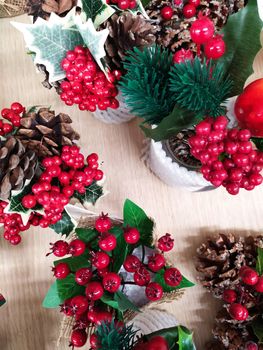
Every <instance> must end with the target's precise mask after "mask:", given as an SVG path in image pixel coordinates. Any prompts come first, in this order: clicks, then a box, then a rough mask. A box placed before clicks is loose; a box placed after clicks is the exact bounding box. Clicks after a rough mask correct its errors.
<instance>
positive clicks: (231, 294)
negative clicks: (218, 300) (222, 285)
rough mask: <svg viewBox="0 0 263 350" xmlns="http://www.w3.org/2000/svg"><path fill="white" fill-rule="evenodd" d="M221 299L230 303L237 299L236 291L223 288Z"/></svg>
mask: <svg viewBox="0 0 263 350" xmlns="http://www.w3.org/2000/svg"><path fill="white" fill-rule="evenodd" d="M223 299H224V301H225V302H226V303H229V304H232V303H234V302H235V301H236V300H237V293H236V292H235V291H234V290H233V289H225V290H224V293H223Z"/></svg>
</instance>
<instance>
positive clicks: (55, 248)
mask: <svg viewBox="0 0 263 350" xmlns="http://www.w3.org/2000/svg"><path fill="white" fill-rule="evenodd" d="M51 252H52V253H53V254H54V255H55V256H57V257H60V258H61V257H63V256H65V255H66V254H68V243H67V242H65V241H62V240H60V241H56V242H55V243H54V244H53V243H51ZM47 255H48V254H47Z"/></svg>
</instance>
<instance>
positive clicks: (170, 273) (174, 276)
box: [164, 267, 183, 287]
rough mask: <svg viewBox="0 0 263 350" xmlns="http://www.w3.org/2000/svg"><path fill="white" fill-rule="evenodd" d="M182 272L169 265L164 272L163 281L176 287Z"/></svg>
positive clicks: (180, 279)
mask: <svg viewBox="0 0 263 350" xmlns="http://www.w3.org/2000/svg"><path fill="white" fill-rule="evenodd" d="M182 278H183V276H182V274H181V272H180V271H179V270H178V269H177V268H175V267H170V268H169V269H167V270H165V272H164V281H165V283H166V284H168V286H171V287H177V286H179V284H180V283H181V281H182Z"/></svg>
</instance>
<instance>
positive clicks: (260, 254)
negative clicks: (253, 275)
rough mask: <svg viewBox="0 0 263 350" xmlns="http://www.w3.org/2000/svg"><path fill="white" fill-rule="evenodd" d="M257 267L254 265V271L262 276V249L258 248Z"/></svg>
mask: <svg viewBox="0 0 263 350" xmlns="http://www.w3.org/2000/svg"><path fill="white" fill-rule="evenodd" d="M257 253H258V256H257V265H256V270H257V273H258V274H259V276H262V275H263V249H262V248H260V247H258V249H257Z"/></svg>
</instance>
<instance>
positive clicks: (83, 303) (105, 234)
mask: <svg viewBox="0 0 263 350" xmlns="http://www.w3.org/2000/svg"><path fill="white" fill-rule="evenodd" d="M123 213H124V218H123V221H122V220H114V219H111V218H110V217H109V216H108V215H106V214H103V213H102V214H101V215H100V216H98V217H96V218H95V219H94V218H87V219H86V220H88V221H87V222H86V221H85V219H84V221H83V222H80V225H79V227H78V228H77V229H75V234H74V238H73V239H72V240H71V241H70V242H69V243H67V242H66V241H62V240H59V241H57V242H55V243H54V244H52V245H51V252H50V253H49V254H54V255H55V256H59V257H63V259H61V260H57V261H55V262H54V268H53V271H54V273H55V277H56V278H57V279H56V282H55V283H54V284H53V285H52V286H51V287H50V289H49V291H48V293H47V295H46V297H45V299H44V301H43V306H44V307H48V308H54V307H57V306H59V305H61V311H62V312H63V313H64V314H65V315H66V316H70V317H71V319H72V318H73V321H74V322H73V323H74V324H73V332H72V335H71V342H72V343H73V344H74V341H75V339H79V335H75V333H74V332H75V331H76V330H81V331H82V333H83V337H81V338H80V339H84V338H85V339H86V338H87V335H88V331H89V329H90V328H91V327H95V328H96V327H97V326H99V325H101V324H102V323H103V322H113V323H112V324H111V325H108V327H112V326H113V325H115V326H116V325H118V322H119V321H122V320H123V317H126V316H125V315H128V314H127V313H128V312H138V311H139V307H140V306H142V305H145V304H147V303H148V302H149V301H157V300H161V299H164V300H165V299H166V298H167V297H168V295H169V294H170V293H171V294H170V295H171V298H176V296H177V293H178V291H179V290H180V289H181V288H186V287H191V286H193V283H191V282H189V281H188V280H187V279H186V278H185V277H184V276H182V274H181V272H180V271H179V270H178V269H177V268H174V267H171V266H169V264H168V262H167V261H166V259H165V256H164V251H169V250H170V249H172V247H173V239H172V238H171V236H170V235H169V234H166V235H164V236H163V237H161V238H160V239H159V241H158V243H157V246H156V247H155V245H154V243H153V227H154V222H153V221H152V220H151V219H150V218H149V217H147V215H146V214H145V212H144V211H143V210H142V209H141V208H139V207H138V206H137V205H136V204H134V203H133V202H131V201H130V200H126V202H125V204H124V209H123ZM76 246H77V247H78V250H77V254H76V248H75V247H76ZM72 247H74V249H73V250H72ZM80 247H81V248H80ZM157 247H158V248H157ZM158 249H160V250H158ZM68 254H69V255H71V257H65V258H64V256H66V255H68ZM68 271H70V273H68ZM69 286H70V287H69ZM178 296H179V294H178ZM116 322H117V323H116ZM105 327H106V326H105ZM113 333H114V332H113ZM77 334H78V333H77ZM98 334H100V331H98ZM121 336H122V332H121V333H120V335H119V336H117V335H116V339H118V341H120V338H121ZM93 338H94V336H93ZM106 338H107V337H106ZM113 338H114V337H113ZM129 339H130V337H129ZM108 341H113V339H112V338H111V339H108ZM76 342H77V340H76ZM105 342H106V340H105ZM80 343H81V340H80ZM105 345H106V343H105ZM75 346H76V345H75Z"/></svg>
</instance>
